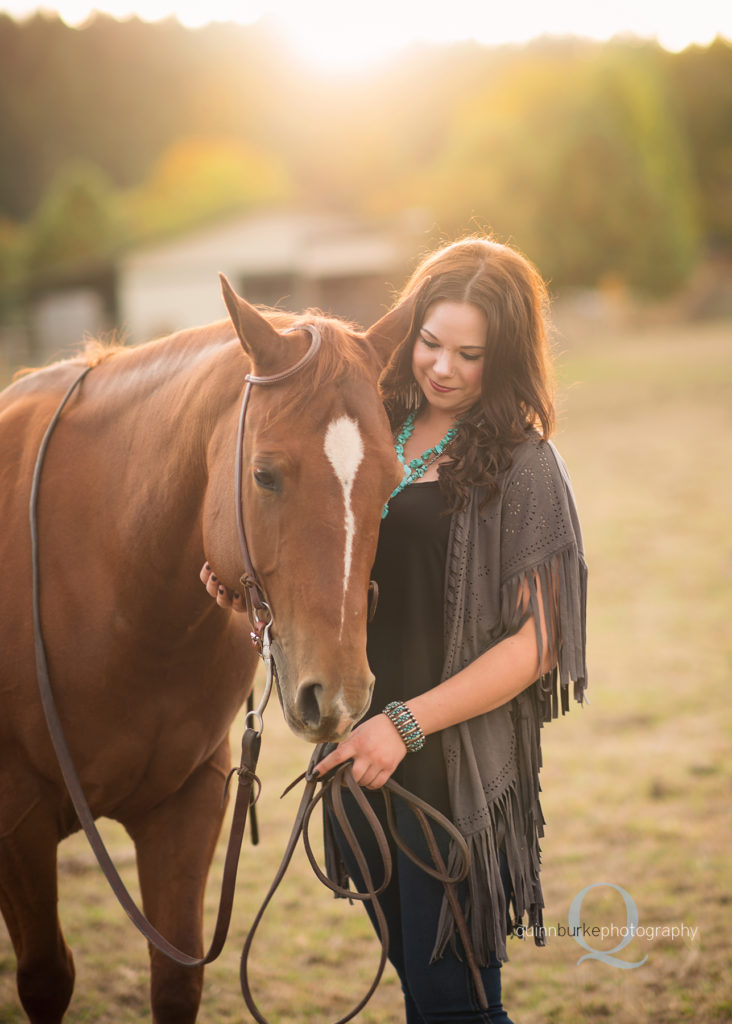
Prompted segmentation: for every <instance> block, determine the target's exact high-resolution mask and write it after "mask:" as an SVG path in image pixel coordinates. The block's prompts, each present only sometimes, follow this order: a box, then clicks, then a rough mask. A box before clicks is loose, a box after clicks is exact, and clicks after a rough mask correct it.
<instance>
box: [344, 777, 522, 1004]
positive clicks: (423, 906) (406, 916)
mask: <svg viewBox="0 0 732 1024" xmlns="http://www.w3.org/2000/svg"><path fill="white" fill-rule="evenodd" d="M367 796H368V797H369V800H370V802H371V805H372V807H373V808H374V811H375V812H376V814H377V815H378V817H379V819H380V821H381V822H382V825H383V827H384V831H385V832H386V833H387V836H388V838H389V847H390V850H391V855H392V862H393V868H392V878H391V881H390V883H389V885H388V886H387V888H386V889H385V891H384V892H383V893H382V894H381V895H380V896H379V897H378V899H379V902H380V903H381V907H382V909H383V911H384V915H385V917H386V920H387V923H388V925H389V960H390V961H391V963H392V964H393V965H394V968H395V969H396V972H397V974H398V975H399V979H400V981H401V984H402V991H403V993H404V1004H405V1008H406V1024H486V1022H489V1021H490V1022H491V1024H512V1022H511V1020H510V1018H509V1017H508V1015H507V1013H506V1011H505V1010H504V1009H503V1006H502V1004H501V965H500V961H498V960H497V959H496V958H495V957H492V958H491V961H490V963H489V965H488V966H486V967H483V968H481V977H482V980H483V987H484V989H485V993H486V996H487V998H488V1009H487V1010H481V1009H480V1006H479V1004H478V1000H477V997H476V993H475V988H474V985H473V981H472V978H471V975H470V969H469V968H468V965H467V963H466V961H465V960H464V959H460V957H458V956H457V955H456V954H455V952H454V951H453V950H452V948H451V947H450V946H448V948H447V949H446V951H445V953H444V954H443V956H442V957H441V958H440V959H439V960H437V961H435V963H432V964H431V963H430V955H431V953H432V948H433V945H434V940H435V935H436V933H437V920H438V917H439V913H440V907H441V905H442V898H443V894H444V888H443V886H442V883H441V882H439V881H437V880H436V879H434V878H431V877H430V876H429V875H428V874H427V873H426V872H424V871H422V870H421V869H420V868H419V867H418V866H417V865H416V864H413V863H412V861H411V860H410V859H409V857H407V856H406V854H404V853H402V851H401V850H399V848H398V847H397V846H396V844H395V843H394V842H393V840H392V838H391V835H390V833H389V831H388V827H387V825H386V815H385V813H384V803H383V798H382V796H381V795H380V794H379V793H378V792H368V793H367ZM344 803H345V805H346V808H347V811H348V819H349V822H350V824H351V827H352V828H353V830H354V832H355V833H356V836H357V838H358V840H359V843H360V845H361V847H362V849H363V851H364V854H365V856H366V860H367V863H368V865H369V869H370V871H371V874H372V878H373V880H374V882H375V883H376V885H377V886H378V885H379V883H380V882H381V880H382V878H383V872H382V870H381V856H380V854H379V852H378V848H377V846H376V843H375V841H374V838H373V833H372V831H371V829H370V828H369V827H368V826H367V825H366V823H365V821H364V818H363V816H362V814H361V813H360V812H359V811H358V810H357V809H356V807H355V804H354V802H353V800H352V799H351V796H350V793H346V794H344ZM394 810H395V817H396V821H397V827H398V831H399V834H400V836H401V837H402V839H403V840H405V842H406V843H407V845H408V846H409V847H410V849H412V850H413V851H414V852H415V853H416V854H417V855H418V856H419V857H420V858H421V859H423V860H425V861H426V862H427V863H428V864H430V863H431V858H430V856H429V853H428V852H427V847H426V843H425V840H424V836H423V835H422V831H421V829H420V827H419V824H418V823H417V821H416V819H415V817H414V815H413V814H412V813H411V811H409V809H408V808H407V807H406V805H405V804H404V803H403V801H401V800H399V799H395V800H394ZM333 824H334V830H335V834H336V839H337V840H338V844H339V847H340V849H341V853H342V855H343V859H344V862H345V864H346V867H347V869H348V871H349V874H350V875H351V878H352V879H353V881H354V884H355V885H356V888H357V889H359V890H363V888H364V885H363V880H362V879H361V876H360V873H359V871H358V868H357V866H356V864H355V861H354V858H353V855H352V854H351V852H350V850H349V849H348V847H347V844H346V843H345V840H344V839H343V835H342V833H341V831H340V829H339V828H338V826H337V825H336V824H335V822H334V823H333ZM435 833H436V839H437V841H438V845H439V846H440V850H441V852H442V855H443V857H444V858H445V860H447V847H448V839H447V836H446V834H445V833H444V832H442V830H441V829H438V828H436V829H435ZM506 884H507V880H506V879H505V878H504V885H506ZM366 909H367V910H368V911H369V916H370V917H371V919H372V922H374V916H373V913H372V912H371V909H370V901H368V900H367V901H366ZM374 923H375V922H374Z"/></svg>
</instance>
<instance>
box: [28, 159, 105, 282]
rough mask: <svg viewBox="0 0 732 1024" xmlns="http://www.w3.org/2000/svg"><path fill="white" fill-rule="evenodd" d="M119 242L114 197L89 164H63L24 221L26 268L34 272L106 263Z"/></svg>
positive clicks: (66, 270)
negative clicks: (25, 223) (27, 222)
mask: <svg viewBox="0 0 732 1024" xmlns="http://www.w3.org/2000/svg"><path fill="white" fill-rule="evenodd" d="M122 241H123V232H122V228H121V224H120V220H119V216H118V214H117V203H116V197H115V194H114V192H113V190H112V188H111V186H110V184H109V182H108V181H107V179H106V177H105V176H104V174H103V173H102V172H101V171H100V170H99V169H98V168H97V167H95V166H93V165H91V164H87V163H82V162H74V163H69V164H66V165H65V166H64V167H62V168H61V169H60V170H59V172H58V174H57V175H56V177H55V178H54V179H53V181H52V182H51V185H50V187H49V188H48V191H47V192H46V194H45V195H44V197H43V199H42V200H41V202H40V204H39V206H38V209H37V210H36V212H35V215H34V216H33V218H32V220H31V223H30V225H29V231H28V270H29V271H30V273H31V274H34V275H35V274H39V273H40V274H45V273H51V274H56V273H66V272H69V271H78V270H88V269H91V268H95V267H97V266H99V265H100V264H104V263H107V262H109V260H110V259H111V258H112V257H113V256H114V254H115V253H116V252H117V251H118V249H119V247H120V245H121V244H122Z"/></svg>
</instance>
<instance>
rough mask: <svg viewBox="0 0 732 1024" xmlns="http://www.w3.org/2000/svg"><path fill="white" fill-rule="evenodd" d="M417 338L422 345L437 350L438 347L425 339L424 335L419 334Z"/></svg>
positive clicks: (433, 342) (435, 343) (434, 342)
mask: <svg viewBox="0 0 732 1024" xmlns="http://www.w3.org/2000/svg"><path fill="white" fill-rule="evenodd" d="M419 337H420V340H421V342H422V344H423V345H426V347H427V348H439V345H438V344H437V342H436V341H430V339H429V338H425V336H424V334H420V336H419Z"/></svg>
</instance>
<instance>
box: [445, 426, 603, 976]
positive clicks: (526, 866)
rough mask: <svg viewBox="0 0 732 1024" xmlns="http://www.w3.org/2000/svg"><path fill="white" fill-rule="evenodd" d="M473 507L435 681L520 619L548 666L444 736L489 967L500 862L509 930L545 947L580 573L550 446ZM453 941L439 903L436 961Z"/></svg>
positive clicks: (579, 673) (533, 448)
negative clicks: (562, 720) (551, 799)
mask: <svg viewBox="0 0 732 1024" xmlns="http://www.w3.org/2000/svg"><path fill="white" fill-rule="evenodd" d="M480 500H481V492H480V490H479V489H477V488H476V489H474V491H473V493H472V495H471V499H470V502H469V504H468V506H467V507H466V508H465V509H463V510H462V511H460V512H457V513H455V514H454V515H453V517H452V523H451V532H450V540H449V545H448V560H447V572H446V578H445V664H444V670H443V674H442V677H443V679H447V678H448V677H450V676H452V675H454V674H455V673H456V672H458V671H460V669H462V668H464V667H465V666H466V665H468V664H469V663H470V662H472V661H474V660H475V659H476V658H477V657H478V656H479V655H481V654H482V653H483V652H484V651H486V650H488V649H489V648H491V647H493V646H495V644H497V643H499V642H500V641H501V640H503V639H505V638H506V637H508V636H511V635H512V634H513V633H516V632H517V630H518V629H519V628H520V627H521V625H522V624H523V623H524V622H525V621H526V620H527V618H529V617H530V618H532V619H533V621H534V623H535V625H536V635H537V639H538V642H539V651H540V655H541V654H543V648H544V645H545V643H546V644H547V645H548V646H549V653H550V655H551V660H552V663H553V664H555V665H556V667H555V668H554V669H552V671H551V672H549V673H547V674H546V675H545V676H543V677H542V678H541V679H538V680H536V682H535V683H533V684H532V685H531V686H530V687H529V688H528V689H527V690H524V692H523V693H521V694H519V696H518V697H516V698H514V699H513V700H512V701H510V702H509V703H508V704H505V705H504V706H502V707H499V708H496V709H495V710H494V711H490V712H488V713H487V714H485V715H480V716H478V717H477V718H473V719H470V720H469V721H467V722H462V723H461V724H460V725H457V726H452V727H450V728H448V729H445V730H444V732H443V733H442V747H443V753H444V757H445V764H446V769H447V780H448V788H449V794H450V803H451V810H452V818H453V821H454V822H455V824H456V825H457V827H458V829H459V830H460V832H461V833H462V834H463V835H464V836H465V839H466V840H467V842H468V846H469V848H470V853H471V867H470V874H469V876H468V880H467V885H468V897H467V901H466V913H467V918H468V925H469V928H470V933H471V939H472V942H473V945H474V948H475V952H476V955H477V957H478V959H479V961H480V962H481V963H487V962H488V959H489V957H490V951H491V950H492V951H494V952H495V954H496V956H498V958H499V959H501V960H506V959H507V955H506V932H507V923H508V921H509V915H508V908H507V907H506V900H505V895H504V888H503V885H502V883H501V871H500V855H501V852H503V854H504V856H505V858H506V861H507V864H508V869H509V872H510V876H511V887H512V889H513V893H514V901H515V906H514V914H515V920H514V927H515V926H516V924H518V922H519V921H522V922H523V923H524V924H528V926H529V927H530V929H531V931H532V932H533V935H534V938H535V941H536V943H537V945H544V943H545V935H544V926H543V914H542V909H543V905H544V902H543V897H542V891H541V883H540V880H539V870H540V851H539V839H540V838H541V837H542V836H543V834H544V833H543V825H544V818H543V816H542V812H541V806H540V803H539V790H540V787H539V769H540V767H541V727H542V724H543V723H544V722H548V721H550V720H551V719H552V718H556V717H557V715H558V713H559V709H560V708H561V711H562V713H563V714H564V712H566V711H568V710H569V687H570V683H571V684H572V686H573V694H574V698H575V699H576V700H577V701H579V702H580V703H581V702H582V701H583V698H584V692H585V687H586V685H587V669H586V661H585V611H586V604H587V567H586V564H585V560H584V552H583V548H582V536H581V533H580V527H579V521H578V518H577V512H576V508H575V503H574V496H573V494H572V488H571V485H570V481H569V476H568V474H567V470H566V467H565V465H564V462H563V461H562V459H561V457H560V456H559V454H558V452H557V451H556V449H555V448H554V446H553V445H552V444H551V442H545V441H541V440H540V439H539V438H538V437H533V438H532V439H531V440H529V441H526V442H525V443H523V444H521V445H519V447H518V448H517V449H516V451H515V454H514V458H513V462H512V465H511V467H510V468H509V469H508V471H507V472H506V474H505V476H504V478H503V481H502V484H501V488H500V493H499V494H497V495H496V497H495V498H494V499H493V500H491V501H490V502H489V503H487V504H486V505H484V507H483V508H482V509H481V507H480ZM542 627H543V628H542ZM542 637H544V638H545V641H542ZM450 866H451V867H452V866H454V865H453V858H452V857H451V858H450ZM524 915H526V916H527V921H523V918H524ZM454 932H455V928H454V922H453V920H452V916H451V913H450V909H449V906H448V904H447V901H446V900H445V902H444V904H443V907H442V913H441V916H440V922H439V926H438V932H437V937H436V942H435V947H434V950H433V954H432V957H433V960H435V959H438V958H439V957H440V956H441V955H442V953H443V951H444V950H445V947H446V946H447V944H448V943H449V942H451V941H452V940H454Z"/></svg>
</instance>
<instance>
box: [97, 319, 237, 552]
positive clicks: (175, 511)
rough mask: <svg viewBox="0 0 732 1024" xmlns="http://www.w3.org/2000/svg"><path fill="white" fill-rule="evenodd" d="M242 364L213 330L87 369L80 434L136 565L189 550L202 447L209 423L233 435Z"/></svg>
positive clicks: (196, 523)
mask: <svg viewBox="0 0 732 1024" xmlns="http://www.w3.org/2000/svg"><path fill="white" fill-rule="evenodd" d="M232 334H233V332H232V331H231V327H230V326H229V328H228V336H229V337H231V335H232ZM222 338H223V339H224V341H223V343H222V340H221V339H222ZM247 368H248V367H247V362H246V360H245V359H244V358H243V354H242V352H241V349H240V347H239V345H238V342H237V343H234V342H232V343H231V345H228V344H226V331H225V329H222V330H220V331H217V332H215V333H205V332H202V334H201V337H200V339H198V338H196V335H195V332H186V335H185V336H181V337H178V336H175V337H173V338H171V339H165V340H164V341H162V342H157V343H154V344H153V345H150V346H143V347H141V348H140V349H139V350H133V351H132V352H130V353H129V355H128V354H127V353H121V354H120V356H119V357H111V358H110V361H109V365H108V366H107V367H106V368H103V367H101V366H100V368H99V371H94V372H95V373H96V372H99V378H98V383H97V387H96V389H95V391H94V392H93V394H94V398H95V399H96V400H95V401H93V403H92V405H93V407H92V408H90V411H89V423H88V427H89V429H88V433H89V435H90V437H91V439H92V440H91V443H92V444H93V445H94V447H95V449H96V453H97V458H96V462H97V466H98V471H99V475H100V477H101V478H102V480H103V481H104V482H105V486H106V487H107V488H108V491H109V493H111V494H114V495H115V497H116V501H117V512H118V519H117V523H116V529H117V530H118V531H119V533H120V537H121V540H122V542H123V543H125V544H126V545H127V546H128V550H129V551H130V556H131V557H134V558H135V559H136V560H138V561H139V562H140V563H143V562H144V561H145V560H146V559H151V558H153V559H154V560H155V563H156V564H161V563H163V562H169V563H170V566H169V570H168V571H170V572H173V571H174V565H175V563H176V562H178V561H179V560H180V559H181V558H185V557H186V555H187V553H188V552H189V550H190V549H191V547H193V548H195V549H196V557H198V553H199V550H198V549H200V532H201V529H200V522H201V510H202V504H203V500H204V495H205V490H206V486H207V481H208V466H207V450H208V447H209V445H210V440H211V437H212V435H213V433H214V431H220V432H222V433H223V434H224V436H226V437H228V436H229V435H231V436H232V438H233V437H234V436H235V431H236V410H237V408H238V398H239V394H240V391H241V387H242V384H243V377H244V374H245V373H246V371H247ZM231 472H232V474H233V459H232V465H231ZM232 493H233V476H232ZM232 504H233V499H232ZM161 540H164V543H161Z"/></svg>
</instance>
